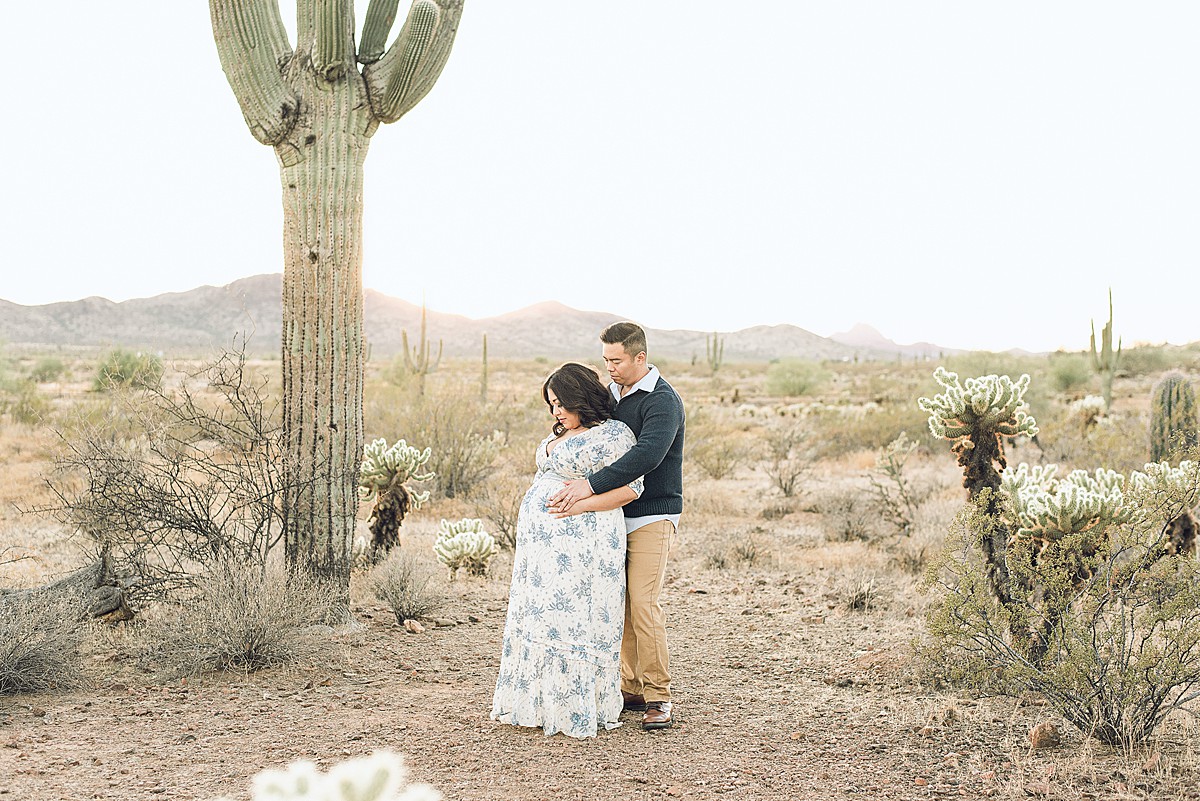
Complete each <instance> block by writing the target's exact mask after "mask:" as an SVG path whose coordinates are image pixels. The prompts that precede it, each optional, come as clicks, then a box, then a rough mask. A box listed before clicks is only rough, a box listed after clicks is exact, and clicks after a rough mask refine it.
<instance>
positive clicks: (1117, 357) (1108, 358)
mask: <svg viewBox="0 0 1200 801" xmlns="http://www.w3.org/2000/svg"><path fill="white" fill-rule="evenodd" d="M1112 308H1113V307H1112V290H1111V289H1109V290H1108V323H1107V324H1105V326H1104V329H1103V330H1102V331H1101V332H1100V350H1099V351H1097V350H1096V321H1095V320H1093V321H1092V369H1093V370H1095V371H1096V373H1097V374H1098V375H1099V376H1100V392H1101V394H1102V395H1103V396H1104V408H1106V409H1111V408H1112V382H1113V376H1114V375H1116V373H1117V366H1118V365H1119V364H1120V363H1121V340H1119V339H1118V340H1117V349H1116V350H1113V346H1112V338H1113V310H1112Z"/></svg>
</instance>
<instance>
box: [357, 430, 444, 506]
mask: <svg viewBox="0 0 1200 801" xmlns="http://www.w3.org/2000/svg"><path fill="white" fill-rule="evenodd" d="M431 454H432V451H431V450H430V449H429V448H426V449H424V450H420V449H419V448H414V447H413V446H411V445H409V444H408V443H407V442H405V441H404V440H398V441H397V442H396V444H395V445H392V446H390V447H389V446H388V444H387V440H386V439H382V438H381V439H377V440H375V441H373V442H371V443H370V444H368V445H367V446H366V447H365V448H363V463H362V472H361V473H360V474H359V479H358V494H359V497H361V498H362V499H363V500H364V501H369V500H371V498H373V497H375V496H376V495H380V494H382V493H384V492H386V491H387V490H388V489H389V488H390V487H392V486H395V485H396V484H403V483H404V482H406V481H426V480H428V479H431V478H433V473H431V472H430V473H422V472H421V468H423V467H424V466H425V464H426V463H427V462H428V461H429V457H430V455H431ZM427 500H429V492H427V491H426V492H420V493H417V492H414V493H412V502H413V508H414V509H419V508H420V506H421V504H423V503H425V501H427Z"/></svg>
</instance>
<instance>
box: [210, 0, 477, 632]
mask: <svg viewBox="0 0 1200 801" xmlns="http://www.w3.org/2000/svg"><path fill="white" fill-rule="evenodd" d="M397 5H398V0H371V2H370V4H369V5H368V7H367V14H366V20H365V24H364V26H363V34H362V40H361V45H360V47H359V48H358V51H357V52H356V51H355V46H354V33H355V32H354V3H353V0H297V2H296V31H297V33H296V45H295V48H294V49H293V47H292V45H291V43H289V41H288V38H287V34H286V32H285V30H284V27H283V22H282V19H281V17H280V13H279V4H278V2H277V0H209V11H210V14H211V17H212V26H213V37H214V38H215V40H216V44H217V52H218V54H219V56H220V59H221V67H222V68H223V69H224V71H225V75H226V77H227V78H228V79H229V85H230V87H231V88H232V89H233V93H234V96H235V97H236V98H237V101H238V104H239V105H240V107H241V110H242V116H243V117H244V118H245V120H246V124H247V126H248V127H249V128H250V133H251V134H252V135H253V136H254V138H255V139H257V140H258V141H259V142H261V143H263V144H265V145H269V146H271V147H272V148H274V150H275V155H276V157H277V159H278V161H279V167H280V183H281V185H282V190H283V209H284V217H283V238H284V270H283V342H282V367H283V413H284V419H283V425H284V437H285V439H286V442H287V450H288V457H289V458H288V460H287V470H288V473H289V475H288V476H287V486H288V487H289V491H288V495H287V497H286V499H285V504H286V506H287V515H286V518H287V524H286V531H285V537H284V549H285V553H286V555H287V557H288V559H289V561H291V562H292V563H293V564H305V565H307V566H308V569H310V570H311V571H312V572H314V573H315V574H316V575H318V576H321V577H324V578H327V579H331V580H333V581H334V582H336V583H337V585H338V586H339V587H340V588H341V591H342V596H343V600H344V601H345V602H346V607H345V610H344V613H345V614H346V615H348V614H349V607H348V601H349V586H350V563H351V555H350V554H351V544H352V540H353V530H354V515H355V511H356V509H357V502H358V501H357V498H358V496H357V488H356V484H357V482H358V472H359V461H360V459H361V457H362V450H363V435H362V385H363V357H364V354H363V323H362V313H363V296H362V214H363V160H364V159H365V158H366V155H367V146H368V145H369V143H370V140H371V136H372V135H373V134H374V133H375V131H376V129H377V128H378V127H379V124H380V123H381V122H385V123H386V122H395V121H396V120H398V119H399V118H400V117H402V116H403V115H404V114H405V113H406V112H407V111H408V110H409V109H411V108H412V107H413V106H414V105H416V103H417V102H418V101H419V100H420V99H421V98H423V97H424V96H425V95H426V94H427V93H428V92H429V90H430V88H431V87H432V86H433V83H434V81H436V80H437V77H438V75H439V74H440V73H441V71H442V67H443V66H444V65H445V63H446V59H447V58H448V57H449V55H450V47H451V45H452V44H453V42H454V35H455V32H456V31H457V28H458V21H459V18H460V16H461V15H462V7H463V0H415V2H413V3H412V6H411V8H410V10H409V13H408V17H407V19H406V20H405V22H404V24H403V26H402V27H401V29H400V33H399V35H398V36H397V37H396V39H395V41H394V42H393V43H392V45H391V47H388V48H386V51H385V48H384V44H385V42H386V39H387V37H388V35H389V33H390V31H391V29H392V26H393V23H394V22H395V19H396V10H397ZM359 65H362V69H361V72H360V71H359Z"/></svg>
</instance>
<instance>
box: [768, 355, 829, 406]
mask: <svg viewBox="0 0 1200 801" xmlns="http://www.w3.org/2000/svg"><path fill="white" fill-rule="evenodd" d="M828 378H829V374H828V372H827V371H826V370H825V368H823V367H821V365H819V364H817V363H816V362H811V361H804V360H801V359H782V360H780V361H777V362H772V363H771V364H770V365H769V366H768V367H767V383H766V389H767V394H768V395H772V396H775V397H788V398H794V397H798V396H800V395H808V394H810V393H811V392H813V391H814V390H816V389H817V388H818V387H819V386H821V384H823V383H825V381H826V380H828Z"/></svg>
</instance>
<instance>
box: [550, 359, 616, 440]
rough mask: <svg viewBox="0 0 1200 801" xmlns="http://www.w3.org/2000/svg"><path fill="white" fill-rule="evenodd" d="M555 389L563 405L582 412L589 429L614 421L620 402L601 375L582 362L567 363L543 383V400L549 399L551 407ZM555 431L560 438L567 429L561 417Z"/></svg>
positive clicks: (576, 412) (582, 421)
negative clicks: (614, 412) (607, 421)
mask: <svg viewBox="0 0 1200 801" xmlns="http://www.w3.org/2000/svg"><path fill="white" fill-rule="evenodd" d="M551 390H553V392H554V396H555V397H556V398H558V403H559V405H560V406H562V407H563V408H564V409H566V410H567V411H569V412H571V413H572V414H577V415H579V422H580V423H581V424H582V425H583V426H585V427H586V428H591V427H592V426H594V425H599V424H600V423H603V422H604V421H605V420H611V419H612V416H613V408H614V407H616V405H617V402H616V401H615V400H613V396H612V393H611V392H609V391H608V388H607V387H606V386H604V384H602V383H600V374H599V373H597V372H596V371H595V370H594V369H592V368H591V367H588V366H587V365H586V364H580V363H579V362H567V363H566V364H564V365H562V366H561V367H559V368H558V369H557V370H555V371H554V372H553V373H551V374H550V377H549V378H547V379H546V383H544V384H542V400H544V401H546V405H547V406H550V392H551ZM552 408H553V407H552ZM552 430H553V431H554V436H556V437H561V436H562V434H563V432H564V431H566V429H565V428H563V424H562V423H560V422H558V421H557V420H555V421H554V428H553V429H552Z"/></svg>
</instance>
